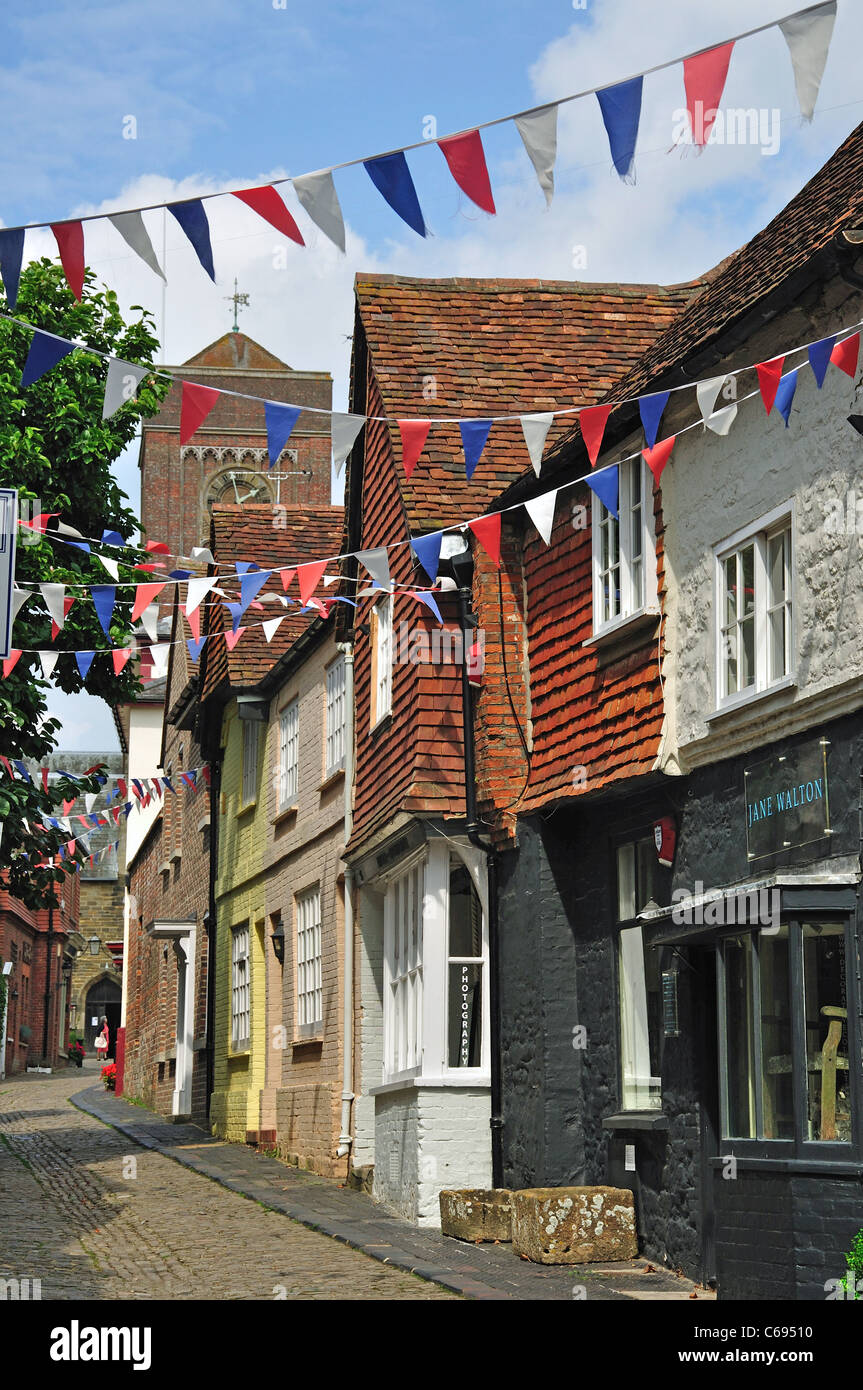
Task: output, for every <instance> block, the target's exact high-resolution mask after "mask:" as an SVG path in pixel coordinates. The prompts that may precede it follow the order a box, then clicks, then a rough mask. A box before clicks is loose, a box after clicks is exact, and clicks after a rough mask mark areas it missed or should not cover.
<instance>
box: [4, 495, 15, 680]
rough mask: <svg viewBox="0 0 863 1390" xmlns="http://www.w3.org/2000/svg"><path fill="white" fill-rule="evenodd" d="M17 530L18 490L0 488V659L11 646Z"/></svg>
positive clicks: (7, 652)
mask: <svg viewBox="0 0 863 1390" xmlns="http://www.w3.org/2000/svg"><path fill="white" fill-rule="evenodd" d="M17 532H18V490H17V488H10V487H3V488H0V659H2V660H3V661H5V660H6V658H7V656H8V655H9V651H10V648H11V646H12V621H13V618H12V595H13V593H14V590H15V540H16V536H17Z"/></svg>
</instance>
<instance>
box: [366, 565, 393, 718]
mask: <svg viewBox="0 0 863 1390" xmlns="http://www.w3.org/2000/svg"><path fill="white" fill-rule="evenodd" d="M384 613H385V614H386V622H384V621H383V620H382V619H383V614H384ZM371 637H372V644H371V645H372V689H371V698H370V705H371V726H372V728H373V729H374V728H376V727H377V726H378V724H380V723H382V722H383V720H384V719H386V718H387V717H388V716H389V715H391V714H392V708H393V595H392V594H391V593H389V592H387V593H384V594H383V595H382V596H381V597H380V598H379V599H378V600H377V601H376V602H375V603H374V604H373V605H372V610H371ZM382 672H383V678H382Z"/></svg>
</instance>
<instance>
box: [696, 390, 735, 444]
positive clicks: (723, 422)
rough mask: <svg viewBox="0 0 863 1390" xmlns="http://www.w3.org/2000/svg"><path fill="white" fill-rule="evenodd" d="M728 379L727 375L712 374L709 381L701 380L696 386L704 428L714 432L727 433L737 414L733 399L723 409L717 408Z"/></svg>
mask: <svg viewBox="0 0 863 1390" xmlns="http://www.w3.org/2000/svg"><path fill="white" fill-rule="evenodd" d="M727 380H728V377H727V376H712V377H710V378H709V379H708V380H707V381H699V382H698V384H697V386H696V387H695V397H696V400H697V401H698V409H699V410H700V411H701V418H702V420H703V421H704V428H705V429H707V430H712V431H713V433H714V434H721V435H726V434H727V433H728V431H729V430H730V429H731V426H732V425H733V424H734V420H735V418H736V416H737V404H736V402H735V401H732V402H731V404H730V405H726V406H723V407H722V409H721V410H715V406H716V401H717V399H718V397H719V392H720V391H721V390H722V388H723V386H724V385H725V383H726V381H727Z"/></svg>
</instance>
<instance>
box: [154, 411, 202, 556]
mask: <svg viewBox="0 0 863 1390" xmlns="http://www.w3.org/2000/svg"><path fill="white" fill-rule="evenodd" d="M205 389H206V388H205ZM144 549H145V550H149V552H150V554H151V555H170V553H171V547H170V546H169V545H166V543H165V542H164V541H147V543H146V545H145V546H144Z"/></svg>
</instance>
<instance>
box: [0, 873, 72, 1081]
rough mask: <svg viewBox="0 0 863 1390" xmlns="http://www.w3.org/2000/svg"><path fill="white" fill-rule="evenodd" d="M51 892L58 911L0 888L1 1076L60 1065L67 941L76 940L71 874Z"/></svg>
mask: <svg viewBox="0 0 863 1390" xmlns="http://www.w3.org/2000/svg"><path fill="white" fill-rule="evenodd" d="M56 894H57V898H58V900H59V906H58V907H56V908H54V909H53V910H51V909H49V908H40V909H38V910H36V909H33V908H29V907H26V906H25V905H24V903H22V902H20V901H19V899H17V898H13V897H12V896H11V894H9V893H6V892H5V891H3V890H2V889H0V962H2V963H3V964H4V965H6V964H11V970H10V971H9V972H8V974H7V973H5V971H4V981H5V986H6V1030H5V1036H4V1038H3V1051H4V1057H3V1067H2V1069H0V1070H2V1072H3V1074H4V1075H11V1074H12V1073H14V1072H19V1071H24V1070H26V1068H27V1067H28V1066H37V1065H42V1064H43V1063H44V1064H46V1065H47V1066H50V1067H56V1066H57V1065H58V1064H59V1065H60V1066H63V1065H65V1059H66V1046H67V1043H68V1038H69V977H70V975H71V971H72V963H73V960H74V950H73V948H72V941H73V938H74V939H76V940H77V939H78V938H77V937H76V932H77V928H78V912H79V897H80V885H79V883H78V876H77V874H74V873H73V874H70V875H64V877H63V879H62V881H61V882H60V883H58V885H57V888H56ZM0 1012H2V1001H0ZM0 1024H2V1019H0Z"/></svg>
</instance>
